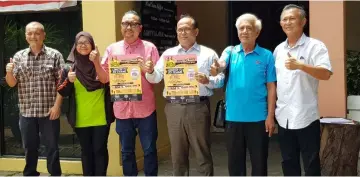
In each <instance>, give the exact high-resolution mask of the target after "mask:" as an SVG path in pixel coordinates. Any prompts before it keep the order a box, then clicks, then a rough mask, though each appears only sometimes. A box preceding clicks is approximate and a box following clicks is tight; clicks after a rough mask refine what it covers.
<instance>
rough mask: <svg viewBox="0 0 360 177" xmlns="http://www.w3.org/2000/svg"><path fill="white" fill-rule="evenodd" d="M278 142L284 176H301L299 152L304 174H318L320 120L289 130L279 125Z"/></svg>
mask: <svg viewBox="0 0 360 177" xmlns="http://www.w3.org/2000/svg"><path fill="white" fill-rule="evenodd" d="M279 143H280V150H281V155H282V159H283V161H282V169H283V173H284V176H301V166H300V153H301V156H302V159H303V164H304V171H305V175H306V176H320V175H321V170H320V157H319V152H320V121H319V120H316V121H314V122H313V123H311V124H310V125H309V126H307V127H305V128H303V129H298V130H290V129H285V128H283V127H281V126H279Z"/></svg>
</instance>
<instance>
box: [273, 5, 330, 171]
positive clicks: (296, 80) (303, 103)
mask: <svg viewBox="0 0 360 177" xmlns="http://www.w3.org/2000/svg"><path fill="white" fill-rule="evenodd" d="M280 18H281V19H280V20H281V21H280V25H281V27H282V29H283V31H284V32H285V34H286V36H287V39H286V41H284V42H282V43H281V44H279V45H278V46H277V47H276V49H275V51H274V53H273V54H274V58H275V67H276V75H277V95H278V100H277V102H276V105H277V107H276V110H275V116H276V119H277V121H278V123H279V143H280V149H281V155H282V158H283V161H282V168H283V173H284V175H285V176H301V167H300V153H301V155H302V159H303V164H304V171H305V175H306V176H309V175H310V176H318V175H321V170H320V158H319V151H320V121H319V117H320V116H319V111H318V98H317V92H318V85H319V80H328V79H329V78H330V76H331V75H332V69H331V64H330V59H329V54H328V50H327V48H326V46H325V45H324V43H322V42H321V41H319V40H316V39H313V38H309V37H307V36H306V35H305V34H304V33H303V28H304V26H305V24H306V13H305V11H304V9H303V8H301V7H299V6H297V5H293V4H290V5H287V6H285V7H284V9H283V11H282V13H281V17H280Z"/></svg>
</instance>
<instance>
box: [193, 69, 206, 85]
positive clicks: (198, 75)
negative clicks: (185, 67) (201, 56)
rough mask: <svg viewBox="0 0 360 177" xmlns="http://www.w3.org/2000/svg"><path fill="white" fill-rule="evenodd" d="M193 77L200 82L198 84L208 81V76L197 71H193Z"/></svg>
mask: <svg viewBox="0 0 360 177" xmlns="http://www.w3.org/2000/svg"><path fill="white" fill-rule="evenodd" d="M195 79H196V80H197V81H198V82H199V83H200V84H204V85H205V84H208V83H209V78H208V77H207V76H206V75H205V74H204V73H200V72H197V73H195Z"/></svg>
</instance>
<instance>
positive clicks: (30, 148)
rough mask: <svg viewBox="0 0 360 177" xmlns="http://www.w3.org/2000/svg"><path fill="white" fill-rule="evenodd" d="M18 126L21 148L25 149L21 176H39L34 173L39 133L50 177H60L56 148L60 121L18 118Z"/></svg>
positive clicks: (47, 118)
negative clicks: (24, 163) (24, 162)
mask: <svg viewBox="0 0 360 177" xmlns="http://www.w3.org/2000/svg"><path fill="white" fill-rule="evenodd" d="M19 126H20V131H21V137H22V142H23V147H24V149H25V161H26V165H25V168H24V171H23V175H24V176H39V175H40V173H39V172H38V171H36V168H37V164H38V156H39V155H38V149H39V144H40V136H39V133H40V134H41V136H42V140H44V145H45V153H46V160H47V169H48V172H49V173H50V175H51V176H60V175H61V168H60V159H59V147H58V141H59V134H60V120H59V119H56V120H49V117H43V118H38V117H23V116H20V119H19Z"/></svg>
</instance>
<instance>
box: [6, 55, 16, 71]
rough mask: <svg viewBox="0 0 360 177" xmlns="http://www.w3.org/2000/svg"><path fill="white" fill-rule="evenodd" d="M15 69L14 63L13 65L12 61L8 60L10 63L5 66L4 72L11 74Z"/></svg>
mask: <svg viewBox="0 0 360 177" xmlns="http://www.w3.org/2000/svg"><path fill="white" fill-rule="evenodd" d="M14 67H15V63H13V59H12V58H10V62H9V63H8V64H7V65H6V72H7V73H10V74H12V72H13V70H14Z"/></svg>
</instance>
